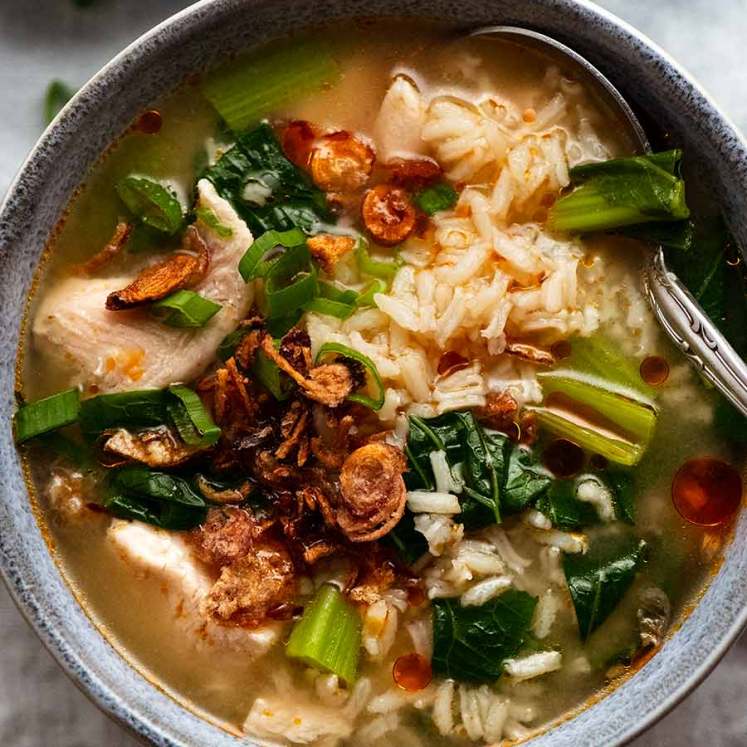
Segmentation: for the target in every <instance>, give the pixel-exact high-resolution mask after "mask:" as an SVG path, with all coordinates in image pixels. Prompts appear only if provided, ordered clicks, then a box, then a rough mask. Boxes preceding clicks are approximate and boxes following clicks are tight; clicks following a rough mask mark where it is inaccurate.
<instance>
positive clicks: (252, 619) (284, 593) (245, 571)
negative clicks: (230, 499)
mask: <svg viewBox="0 0 747 747" xmlns="http://www.w3.org/2000/svg"><path fill="white" fill-rule="evenodd" d="M295 590H296V582H295V574H294V568H293V561H292V560H291V557H290V555H289V554H288V551H287V550H286V549H285V547H284V546H283V545H281V544H280V543H279V542H274V541H270V540H267V541H265V540H260V541H258V542H255V543H254V545H253V547H252V551H251V552H249V553H248V554H246V555H244V556H243V557H240V558H239V559H238V560H236V561H235V562H233V563H232V564H230V565H226V566H224V567H223V570H222V571H221V574H220V577H219V578H218V580H217V581H216V582H215V584H214V585H213V588H212V589H211V590H210V593H209V595H208V599H207V602H206V609H207V611H208V612H209V613H210V614H211V615H213V616H214V617H215V618H216V619H217V620H218V621H219V622H224V623H228V624H235V625H240V626H241V627H247V628H253V627H256V626H257V625H259V624H261V623H262V622H263V621H264V620H265V619H266V618H267V617H268V613H269V612H270V611H271V610H273V609H274V608H276V607H279V606H281V605H284V604H287V603H288V602H289V601H290V600H291V599H292V598H293V595H294V594H295Z"/></svg>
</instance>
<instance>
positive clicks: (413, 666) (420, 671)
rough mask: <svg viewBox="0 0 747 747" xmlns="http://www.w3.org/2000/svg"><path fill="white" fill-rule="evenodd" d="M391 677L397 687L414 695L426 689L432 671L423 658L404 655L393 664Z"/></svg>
mask: <svg viewBox="0 0 747 747" xmlns="http://www.w3.org/2000/svg"><path fill="white" fill-rule="evenodd" d="M392 677H393V678H394V682H395V683H396V685H397V687H400V688H402V689H403V690H407V691H408V692H411V693H414V692H417V691H418V690H424V689H425V688H426V687H428V685H429V684H430V682H431V679H432V678H433V670H432V669H431V663H430V662H429V661H428V659H426V658H425V656H422V655H421V654H417V653H412V654H405V655H404V656H400V657H399V658H398V659H397V660H396V661H395V662H394V666H393V667H392Z"/></svg>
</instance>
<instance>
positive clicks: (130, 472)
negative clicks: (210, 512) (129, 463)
mask: <svg viewBox="0 0 747 747" xmlns="http://www.w3.org/2000/svg"><path fill="white" fill-rule="evenodd" d="M110 480H111V486H112V488H114V490H115V491H116V492H119V493H123V494H125V495H135V496H142V497H143V498H152V499H154V500H159V501H170V502H172V503H182V504H184V505H185V506H197V507H202V506H204V505H205V501H204V500H203V499H202V498H201V497H200V496H199V495H197V493H195V492H194V491H193V490H192V488H191V487H190V485H189V483H188V482H187V481H186V480H184V479H182V478H181V477H177V476H176V475H170V474H168V473H167V472H155V471H153V470H150V469H148V468H147V467H122V468H121V469H118V470H115V471H113V472H112V473H111V478H110Z"/></svg>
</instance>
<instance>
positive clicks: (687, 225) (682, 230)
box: [620, 220, 695, 253]
mask: <svg viewBox="0 0 747 747" xmlns="http://www.w3.org/2000/svg"><path fill="white" fill-rule="evenodd" d="M620 232H621V233H622V234H623V235H625V236H628V237H629V238H631V239H638V240H639V241H649V242H651V243H652V244H654V245H656V246H658V245H661V246H664V247H666V248H667V249H676V250H677V251H680V252H685V253H688V252H691V251H692V249H693V246H694V244H695V226H694V224H693V222H692V221H690V220H680V221H676V222H674V223H642V224H641V225H639V226H628V227H626V228H623V229H622V230H621V231H620Z"/></svg>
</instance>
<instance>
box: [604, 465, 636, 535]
mask: <svg viewBox="0 0 747 747" xmlns="http://www.w3.org/2000/svg"><path fill="white" fill-rule="evenodd" d="M605 477H606V478H607V486H608V487H609V488H610V489H611V490H612V494H613V496H614V500H615V513H616V515H617V518H618V519H619V520H620V521H626V522H627V523H628V524H635V496H636V490H635V481H634V480H633V474H632V473H631V472H627V471H623V470H617V469H615V470H609V471H608V472H606V473H605Z"/></svg>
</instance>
